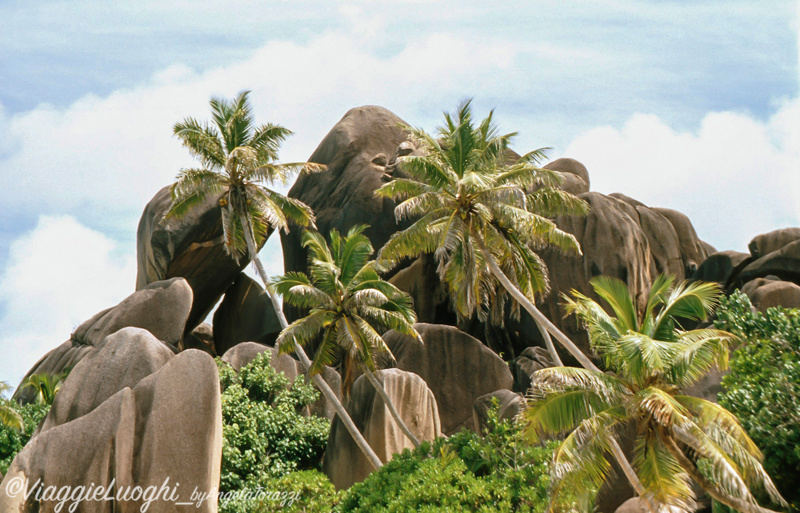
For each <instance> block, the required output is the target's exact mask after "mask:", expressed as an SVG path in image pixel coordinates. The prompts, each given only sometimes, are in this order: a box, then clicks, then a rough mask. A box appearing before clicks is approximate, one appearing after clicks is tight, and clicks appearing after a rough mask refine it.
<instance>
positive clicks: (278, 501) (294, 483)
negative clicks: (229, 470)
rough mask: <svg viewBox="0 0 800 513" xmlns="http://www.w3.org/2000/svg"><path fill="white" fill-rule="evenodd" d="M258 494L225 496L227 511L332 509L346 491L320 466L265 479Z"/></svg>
mask: <svg viewBox="0 0 800 513" xmlns="http://www.w3.org/2000/svg"><path fill="white" fill-rule="evenodd" d="M259 492H260V493H258V494H257V495H256V496H253V497H244V496H231V497H230V498H227V500H224V499H221V500H220V505H221V506H222V507H221V508H220V511H222V512H223V513H272V512H278V511H280V512H282V513H299V512H328V511H331V510H333V509H334V507H335V505H336V504H337V503H338V501H339V497H340V496H341V495H342V494H343V492H337V491H336V488H335V487H334V486H333V484H332V483H331V482H330V480H329V479H328V477H327V476H326V475H325V474H323V473H322V472H320V471H318V470H299V471H297V472H292V473H290V474H286V475H285V476H282V477H277V478H273V479H267V480H265V481H263V482H262V483H261V489H260V490H259Z"/></svg>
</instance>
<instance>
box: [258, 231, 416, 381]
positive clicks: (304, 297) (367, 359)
mask: <svg viewBox="0 0 800 513" xmlns="http://www.w3.org/2000/svg"><path fill="white" fill-rule="evenodd" d="M365 228H366V227H365V226H363V225H362V226H355V227H353V228H351V229H350V230H349V231H348V233H347V235H346V236H344V237H342V236H341V235H340V234H339V232H338V231H336V230H332V231H331V234H330V246H328V244H327V242H326V241H325V239H324V237H323V236H322V235H320V234H319V233H317V232H312V231H306V232H305V233H304V234H303V246H304V247H305V248H307V249H308V250H309V272H310V278H309V276H307V275H306V274H304V273H299V272H292V273H287V274H286V275H284V276H279V277H277V278H274V279H273V284H274V286H275V289H276V291H277V292H278V293H280V294H282V295H283V297H284V299H285V300H286V301H287V302H289V303H290V304H292V305H294V306H297V307H301V308H307V309H310V313H309V314H308V316H306V317H304V318H302V319H299V320H297V321H295V322H293V323H292V324H291V325H289V327H288V328H286V329H285V330H284V331H282V332H281V334H280V336H279V337H278V340H277V342H276V343H277V345H278V346H279V347H280V348H281V350H285V351H288V350H291V349H292V347H293V346H294V344H295V343H298V344H300V345H301V346H304V345H306V344H308V343H309V342H311V341H313V340H315V339H316V338H317V337H318V336H319V335H320V333H321V340H322V342H321V345H320V346H319V348H318V349H317V354H316V356H315V357H314V360H313V362H312V365H311V369H310V372H311V373H316V372H319V371H320V370H321V369H322V366H323V365H329V364H331V363H333V362H334V361H335V360H336V359H337V358H338V356H339V353H340V351H343V352H344V353H345V355H346V358H345V360H344V367H345V368H344V371H345V372H344V374H345V379H344V381H343V383H342V388H343V390H344V391H345V392H346V393H347V392H348V391H349V389H350V385H351V384H352V382H353V379H354V377H355V373H354V372H355V370H356V368H357V367H358V366H363V367H365V368H366V369H368V370H370V371H374V370H376V369H377V367H378V364H377V363H376V362H378V361H379V360H378V358H379V356H380V355H381V354H383V355H386V356H389V357H391V351H390V350H389V348H388V347H387V346H386V344H385V343H384V341H383V339H382V338H381V334H382V333H383V332H384V331H387V330H389V329H394V330H397V331H399V332H401V333H404V334H407V335H411V336H414V337H416V338H418V339H419V334H418V333H417V332H416V330H415V329H414V327H413V326H412V325H413V323H414V322H415V321H416V314H415V313H414V309H413V305H412V302H411V298H410V297H409V296H408V294H406V293H404V292H402V291H401V290H399V289H397V288H396V287H395V286H394V285H392V284H390V283H388V282H386V281H384V280H382V279H381V278H380V276H379V274H378V271H379V268H378V266H377V264H376V263H375V261H374V260H369V258H370V256H371V255H372V253H373V248H372V244H370V242H369V239H368V238H367V237H366V236H365V235H364V234H363V233H362V232H363V231H364V229H365Z"/></svg>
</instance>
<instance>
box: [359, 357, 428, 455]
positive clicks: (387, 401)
mask: <svg viewBox="0 0 800 513" xmlns="http://www.w3.org/2000/svg"><path fill="white" fill-rule="evenodd" d="M364 374H366V375H367V379H368V380H369V382H370V383H372V386H373V387H375V390H376V391H377V392H378V395H380V396H381V399H383V403H384V404H385V405H386V406H387V407H388V408H389V412H390V413H391V414H392V417H394V421H395V422H397V425H398V426H400V429H401V430H402V431H403V433H405V435H406V436H407V437H408V439H409V440H411V443H413V444H414V447H419V440H417V437H416V436H414V433H412V432H411V430H410V429H409V428H408V425H406V423H405V422H404V421H403V419H402V418H400V414H399V413H397V409H395V407H394V404H393V403H392V400H391V399H389V396H388V395H387V394H386V389H385V388H384V387H383V383H381V382H380V380H379V379H378V377H377V376H375V374H374V373H373V372H372V371H371V370H369V369H364Z"/></svg>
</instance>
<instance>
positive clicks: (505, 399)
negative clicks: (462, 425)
mask: <svg viewBox="0 0 800 513" xmlns="http://www.w3.org/2000/svg"><path fill="white" fill-rule="evenodd" d="M495 403H497V418H498V419H500V420H503V419H514V418H516V417H517V415H519V412H521V411H522V410H523V409H524V408H525V398H524V397H522V394H518V393H516V392H512V391H511V390H497V391H495V392H492V393H491V394H486V395H482V396H480V397H479V398H477V399H475V404H473V406H472V414H473V417H474V421H475V425H476V426H478V432H479V433H483V432H484V431H485V430H486V429H487V428H488V427H489V426H488V424H487V419H488V418H489V411H490V410H491V409H492V408H494V407H495Z"/></svg>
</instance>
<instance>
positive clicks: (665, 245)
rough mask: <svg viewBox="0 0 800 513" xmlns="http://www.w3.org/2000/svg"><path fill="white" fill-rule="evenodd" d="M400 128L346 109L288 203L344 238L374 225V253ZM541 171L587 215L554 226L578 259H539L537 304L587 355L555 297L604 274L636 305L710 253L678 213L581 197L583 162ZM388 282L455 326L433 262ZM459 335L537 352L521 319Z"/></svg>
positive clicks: (405, 147) (379, 114) (423, 311)
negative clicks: (574, 244)
mask: <svg viewBox="0 0 800 513" xmlns="http://www.w3.org/2000/svg"><path fill="white" fill-rule="evenodd" d="M399 123H400V120H399V118H397V117H396V116H394V115H393V114H392V113H390V112H388V111H386V110H385V109H382V108H380V107H361V108H358V109H353V110H351V111H350V112H348V113H347V114H346V115H345V116H344V118H342V120H341V121H340V122H339V123H338V124H337V125H336V126H334V127H333V129H332V130H331V131H330V133H329V134H328V135H327V136H326V137H325V139H324V140H323V141H322V143H320V145H319V147H318V148H317V150H316V151H315V152H314V155H312V157H311V159H310V160H312V161H315V162H319V163H323V164H326V165H328V171H326V172H324V173H318V174H313V175H307V176H302V177H301V178H299V179H298V181H297V183H296V184H295V186H294V187H293V188H292V190H291V192H290V196H292V197H294V198H297V199H300V200H302V201H304V202H306V203H307V204H308V205H310V206H311V207H312V208H314V210H315V211H316V212H317V216H318V222H317V225H318V226H319V228H320V231H322V232H323V233H324V232H326V231H327V230H329V229H330V228H334V227H335V228H337V229H338V230H340V231H342V232H343V231H346V230H347V229H349V228H350V227H351V226H353V225H356V224H361V223H366V224H369V225H371V228H370V230H369V231H368V232H367V235H368V236H369V237H370V239H371V241H372V243H373V246H375V247H376V248H379V247H381V246H382V245H383V244H384V243H385V242H386V241H387V240H388V239H389V237H390V236H391V235H392V234H393V233H394V232H395V231H397V230H398V229H400V228H401V226H399V225H398V224H397V222H396V220H395V217H394V212H393V210H394V203H393V202H391V201H388V200H384V199H379V198H376V197H375V196H374V194H373V192H374V190H375V189H376V188H378V187H379V186H380V185H382V184H383V183H384V182H386V181H388V180H390V179H391V178H392V177H393V176H401V175H402V166H399V165H397V163H396V161H395V158H396V156H397V155H402V154H408V153H409V152H413V151H414V147H413V146H412V145H411V144H410V143H408V142H404V134H403V132H402V130H401V129H400V128H398V124H399ZM545 167H548V168H550V169H554V170H558V171H560V172H562V174H564V177H565V184H564V186H563V187H564V188H565V189H566V190H569V191H571V192H573V193H578V194H579V196H580V197H582V198H583V199H584V200H586V201H587V202H588V203H589V204H590V208H591V210H590V213H589V215H588V216H586V217H583V218H578V217H570V216H562V217H559V218H557V219H556V222H557V224H558V226H559V227H560V228H562V229H564V230H566V231H568V232H570V233H572V234H574V235H575V236H576V237H577V238H578V240H579V242H580V243H581V247H582V249H583V256H582V257H576V256H569V255H564V254H562V253H560V252H557V251H552V250H544V251H542V252H540V254H541V256H542V257H543V258H544V260H545V262H546V263H547V265H548V267H549V269H550V276H551V283H552V292H551V293H550V294H549V295H547V296H546V297H544V298H540V299H539V305H540V307H541V309H542V311H543V312H544V313H545V314H546V315H547V316H548V318H550V320H551V321H553V322H554V323H555V324H556V325H557V326H559V327H560V328H562V329H563V330H565V331H566V332H567V335H569V336H571V337H572V338H573V339H577V342H578V344H579V345H581V346H582V347H583V348H584V349H587V346H588V344H587V341H586V337H585V334H584V332H583V330H579V329H577V327H576V323H575V321H574V320H572V319H569V320H566V321H565V320H563V311H562V309H561V308H560V306H559V304H560V301H561V299H560V293H561V292H569V291H570V290H571V289H573V288H574V289H577V290H579V291H581V292H583V293H588V294H590V295H592V294H593V293H592V291H591V290H590V287H589V285H588V281H589V279H591V278H592V277H594V276H597V275H599V274H606V275H609V276H616V277H619V278H621V279H623V280H625V281H626V282H627V283H628V284H629V286H630V287H631V288H632V289H633V290H634V291H635V294H636V295H637V298H638V299H639V301H641V302H643V301H644V297H645V295H646V293H647V291H648V290H649V287H650V284H651V283H652V280H653V279H655V277H656V276H657V275H658V274H660V273H662V272H669V273H671V274H675V275H676V278H677V279H678V280H682V279H684V278H686V277H687V276H689V275H691V273H693V272H694V270H695V269H696V268H697V266H698V265H699V264H700V263H701V262H702V261H703V260H705V258H706V256H707V255H708V252H709V251H710V249H711V248H710V246H708V245H707V244H705V243H703V242H702V241H701V240H699V239H698V237H697V234H696V233H695V231H694V228H693V227H692V225H691V223H690V222H689V220H688V219H687V218H686V216H684V215H683V214H680V213H679V212H675V211H674V210H669V209H657V208H651V207H648V206H646V205H644V204H642V203H641V202H638V201H636V200H633V199H631V198H627V197H625V196H623V195H614V196H615V197H611V196H605V195H602V194H599V193H596V192H588V191H589V186H590V180H589V173H588V171H587V170H586V168H585V167H584V166H583V165H582V164H581V163H580V162H577V161H575V160H573V159H558V160H556V161H554V162H551V163H549V164H547V165H545ZM283 247H284V263H285V266H286V269H287V271H289V270H293V271H297V270H305V267H306V259H305V256H304V253H303V251H302V248H301V247H300V243H299V234H296V233H293V234H290V235H289V236H285V237H284V238H283ZM390 279H391V280H392V282H393V283H395V284H396V285H398V286H399V287H401V288H402V289H403V290H406V291H408V292H409V293H410V294H411V295H412V297H413V298H414V300H415V308H416V309H417V311H418V319H419V320H420V321H425V322H430V323H437V324H451V325H455V324H456V319H455V315H454V314H453V313H452V312H451V311H450V305H449V304H448V299H447V296H446V294H444V291H443V289H442V286H441V284H440V283H439V280H438V278H437V277H436V273H435V265H434V263H433V261H432V259H431V258H430V257H423V258H420V259H417V260H416V261H414V262H408V263H406V264H405V265H404V266H401V268H399V269H398V270H396V274H394V275H393V276H392V277H390ZM459 327H460V328H461V329H462V330H464V331H468V332H469V333H470V334H472V335H473V336H476V337H479V338H480V339H481V340H483V341H484V342H485V343H486V344H487V345H488V346H489V347H491V348H492V349H494V350H495V351H496V352H498V353H504V354H506V355H509V356H510V357H513V356H515V355H518V354H520V353H521V352H522V351H523V350H524V349H525V348H526V347H530V346H533V345H542V341H541V340H540V336H539V334H538V330H537V329H536V328H535V326H534V325H533V322H532V321H531V320H530V318H528V316H527V314H523V316H522V320H521V321H520V322H516V321H514V320H513V319H508V320H507V322H506V326H505V327H504V328H500V329H498V328H495V327H492V326H485V325H482V324H480V323H477V322H476V321H475V322H472V321H470V322H463V323H461V324H460V325H459ZM561 354H562V358H563V359H564V360H565V362H566V363H569V362H570V361H571V359H570V358H569V357H567V355H566V353H565V352H562V353H561Z"/></svg>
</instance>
